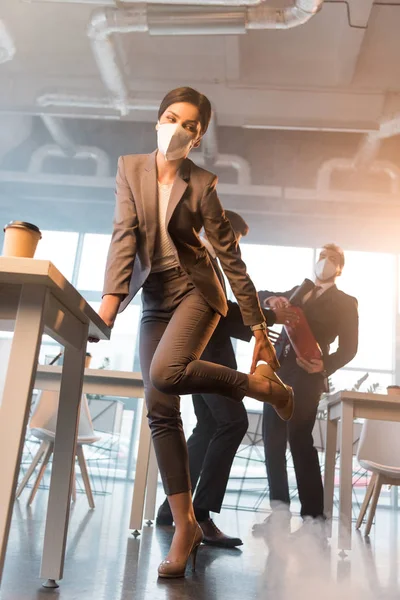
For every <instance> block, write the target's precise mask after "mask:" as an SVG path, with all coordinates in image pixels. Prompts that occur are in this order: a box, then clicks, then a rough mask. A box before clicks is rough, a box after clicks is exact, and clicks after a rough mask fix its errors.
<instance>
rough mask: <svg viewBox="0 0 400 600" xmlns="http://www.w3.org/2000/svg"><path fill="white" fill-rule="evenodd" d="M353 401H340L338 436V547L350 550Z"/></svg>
mask: <svg viewBox="0 0 400 600" xmlns="http://www.w3.org/2000/svg"><path fill="white" fill-rule="evenodd" d="M353 419H354V412H353V403H352V402H350V401H346V400H345V401H344V402H342V423H341V426H342V429H341V436H340V491H339V540H338V548H341V549H342V550H351V515H352V475H353Z"/></svg>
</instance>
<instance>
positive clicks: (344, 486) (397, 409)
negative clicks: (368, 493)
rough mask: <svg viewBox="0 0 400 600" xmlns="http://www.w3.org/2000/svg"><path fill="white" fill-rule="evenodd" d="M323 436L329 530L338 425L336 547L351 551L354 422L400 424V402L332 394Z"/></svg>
mask: <svg viewBox="0 0 400 600" xmlns="http://www.w3.org/2000/svg"><path fill="white" fill-rule="evenodd" d="M327 409H328V423H327V436H326V456H325V478H324V505H325V514H326V516H327V517H328V519H329V520H330V526H331V527H332V512H333V493H334V479H335V457H336V440H337V430H338V421H339V419H341V422H342V423H341V434H340V445H339V447H340V490H339V539H338V547H339V548H341V549H343V550H350V549H351V530H352V523H351V516H352V466H353V465H352V462H353V421H354V419H356V418H362V419H375V420H378V421H400V401H399V400H398V399H395V397H394V396H388V395H387V394H368V393H362V392H352V391H343V392H337V393H336V394H333V395H332V396H331V397H330V398H329V400H328V402H327Z"/></svg>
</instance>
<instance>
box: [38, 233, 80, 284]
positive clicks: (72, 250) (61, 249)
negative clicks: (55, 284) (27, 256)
mask: <svg viewBox="0 0 400 600" xmlns="http://www.w3.org/2000/svg"><path fill="white" fill-rule="evenodd" d="M78 238H79V234H78V233H76V232H69V231H68V232H67V231H42V239H41V240H40V242H39V244H38V247H37V250H36V253H35V258H40V259H43V260H50V261H51V262H52V263H53V264H54V265H55V266H56V267H57V269H58V270H59V271H60V272H61V273H62V274H63V275H64V277H65V278H66V279H68V281H71V280H72V274H73V271H74V264H75V256H76V249H77V246H78Z"/></svg>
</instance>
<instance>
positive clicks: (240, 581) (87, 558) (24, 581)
mask: <svg viewBox="0 0 400 600" xmlns="http://www.w3.org/2000/svg"><path fill="white" fill-rule="evenodd" d="M130 497H131V488H130V486H128V487H125V486H123V485H122V484H117V485H115V487H114V490H113V493H112V494H110V495H107V496H96V498H95V500H96V509H95V510H94V511H89V510H88V507H87V502H86V498H85V496H84V495H83V494H78V501H77V503H76V505H75V506H74V508H73V511H72V515H71V525H70V533H69V539H68V547H67V555H66V566H65V573H64V579H63V580H62V582H61V585H60V588H59V590H57V591H48V590H44V589H43V588H41V580H40V579H39V576H38V573H39V568H40V553H41V547H42V540H43V529H44V522H43V519H44V514H45V509H46V502H47V492H46V491H44V490H43V491H42V490H41V491H40V492H39V493H38V496H37V498H36V500H35V503H34V505H33V507H32V510H28V509H27V508H26V506H25V501H26V498H27V493H26V494H25V493H24V495H23V496H22V498H21V500H20V501H19V502H17V503H16V507H15V512H14V519H13V524H12V530H11V536H10V543H9V547H8V555H7V561H6V568H5V572H4V577H3V584H2V588H1V593H0V598H1V600H28V599H29V600H31V599H32V600H33V599H35V600H44V599H45V600H55V599H60V600H66V599H68V600H74V599H85V600H103V599H104V600H128V599H129V600H130V599H132V600H133V599H135V600H144V599H146V600H181V599H184V598H185V599H188V600H189V599H190V600H224V599H225V598H226V599H227V600H259V599H260V600H261V599H265V600H269V599H271V600H292V599H293V600H318V599H319V598H320V599H321V600H336V599H338V600H339V599H340V600H350V599H351V600H361V599H362V600H378V599H379V600H380V599H383V600H394V599H395V598H396V599H397V598H399V597H400V585H399V576H398V570H399V567H398V563H399V560H398V556H399V550H400V540H399V535H398V533H399V516H400V512H398V513H395V512H393V511H392V510H388V509H381V510H379V511H378V513H377V519H376V525H375V526H374V527H373V531H372V534H371V538H370V541H369V542H366V541H365V540H364V539H363V538H362V536H361V535H359V534H355V535H354V542H353V546H354V547H353V550H352V551H351V553H350V554H349V555H348V556H347V557H345V558H341V557H340V556H339V555H338V551H337V547H336V537H335V536H336V531H334V537H333V539H332V540H330V541H329V544H328V547H327V548H325V549H322V547H321V544H320V543H319V540H316V539H315V537H314V536H311V535H304V536H299V535H287V534H284V533H283V531H276V532H274V533H270V534H269V535H268V536H267V537H254V536H253V534H252V532H251V527H252V524H253V523H254V522H257V521H261V520H262V519H263V517H265V515H262V514H259V513H258V514H255V513H252V512H246V511H232V510H225V511H224V512H223V513H222V514H221V516H220V517H219V518H218V520H217V523H218V525H220V526H221V528H222V529H224V530H226V531H227V533H230V534H232V535H240V536H241V537H242V539H243V541H244V545H243V546H242V547H241V548H240V549H236V550H222V549H217V548H209V547H205V546H203V547H202V548H201V549H200V552H199V557H198V564H197V570H196V573H194V574H192V573H191V572H190V571H189V570H188V574H187V577H186V578H185V579H181V580H158V579H157V566H158V563H159V562H160V560H161V559H162V558H163V556H164V555H165V554H166V552H167V549H168V545H169V540H170V538H171V535H172V530H171V529H156V528H153V527H147V526H146V527H145V528H144V530H143V532H142V535H141V536H140V537H139V538H138V539H134V538H133V537H132V535H131V534H130V532H129V531H128V528H127V525H128V518H129V501H130ZM299 525H300V521H299V519H298V518H293V519H292V531H295V530H296V529H298V527H299Z"/></svg>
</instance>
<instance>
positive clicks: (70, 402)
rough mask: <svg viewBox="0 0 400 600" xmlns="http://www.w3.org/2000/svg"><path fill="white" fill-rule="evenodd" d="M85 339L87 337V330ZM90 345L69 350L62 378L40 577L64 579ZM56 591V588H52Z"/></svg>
mask: <svg viewBox="0 0 400 600" xmlns="http://www.w3.org/2000/svg"><path fill="white" fill-rule="evenodd" d="M84 327H85V331H84V332H83V339H85V340H86V337H87V325H85V326H84ZM85 353H86V344H83V345H82V347H81V348H80V349H79V350H77V349H75V348H71V347H66V348H65V353H64V364H63V370H62V377H61V387H60V400H59V407H58V416H57V427H56V437H55V442H54V458H53V468H52V473H51V482H50V492H49V504H48V509H47V519H46V529H45V535H44V547H43V556H42V566H41V571H40V576H41V577H42V578H43V579H49V580H52V581H54V582H55V581H56V580H57V579H62V577H63V571H64V557H65V546H66V541H67V532H68V520H69V511H70V505H71V491H72V477H73V476H74V465H75V447H76V437H77V431H78V426H79V409H80V402H81V396H82V384H83V373H84V367H85ZM52 587H54V584H53V585H52Z"/></svg>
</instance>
